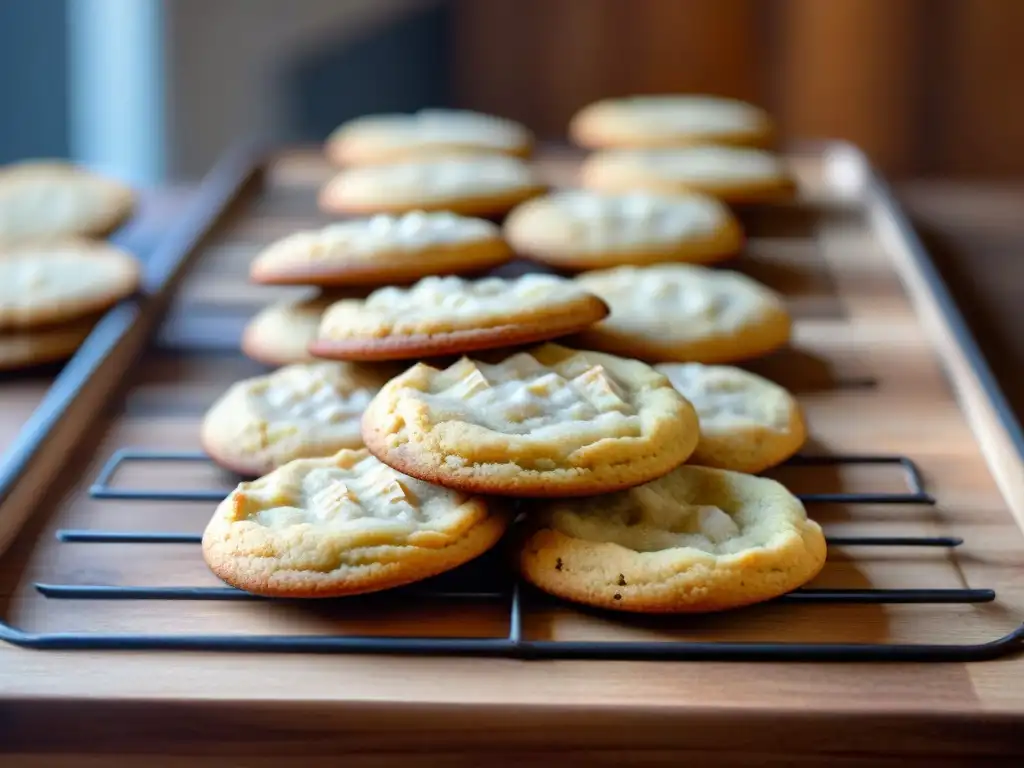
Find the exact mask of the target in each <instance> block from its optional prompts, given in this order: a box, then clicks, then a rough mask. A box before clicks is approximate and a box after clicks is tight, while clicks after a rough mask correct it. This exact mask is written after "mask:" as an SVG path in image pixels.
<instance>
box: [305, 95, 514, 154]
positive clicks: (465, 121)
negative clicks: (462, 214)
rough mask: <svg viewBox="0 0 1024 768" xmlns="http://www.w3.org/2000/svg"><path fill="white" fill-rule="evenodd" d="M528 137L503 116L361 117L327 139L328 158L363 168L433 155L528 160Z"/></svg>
mask: <svg viewBox="0 0 1024 768" xmlns="http://www.w3.org/2000/svg"><path fill="white" fill-rule="evenodd" d="M532 148H533V134H532V133H531V132H530V131H529V130H527V129H526V128H525V127H524V126H522V125H520V124H519V123H517V122H515V121H512V120H507V119H505V118H503V117H495V116H494V115H485V114H481V113H479V112H470V111H468V110H458V109H423V110H420V111H419V112H414V113H412V114H382V115H366V116H364V117H358V118H356V119H354V120H350V121H348V122H347V123H343V124H342V125H340V126H339V127H338V128H337V129H335V131H334V132H333V133H331V135H330V136H329V137H328V138H327V144H326V147H325V150H326V152H327V156H328V157H329V158H330V159H331V160H333V161H334V162H336V163H341V164H343V165H368V164H375V163H387V162H396V161H401V160H409V159H414V158H422V157H435V156H438V155H453V154H460V153H467V152H472V153H489V152H493V153H497V154H503V155H512V156H515V157H527V156H529V154H530V152H531V151H532Z"/></svg>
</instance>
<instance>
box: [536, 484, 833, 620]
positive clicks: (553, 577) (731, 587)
mask: <svg viewBox="0 0 1024 768" xmlns="http://www.w3.org/2000/svg"><path fill="white" fill-rule="evenodd" d="M526 524H527V526H528V532H527V534H526V536H525V542H524V544H523V546H522V549H521V551H520V554H519V568H520V571H521V572H522V574H523V576H524V577H525V578H526V579H527V580H528V581H530V582H531V583H533V584H534V585H536V586H537V587H539V588H540V589H542V590H544V591H545V592H548V593H550V594H552V595H556V596H558V597H561V598H564V599H566V600H572V601H574V602H578V603H583V604H585V605H592V606H597V607H601V608H611V609H614V610H618V611H634V612H640V613H707V612H712V611H723V610H727V609H730V608H738V607H741V606H745V605H751V604H753V603H759V602H762V601H765V600H771V599H772V598H775V597H779V596H781V595H784V594H786V593H787V592H791V591H792V590H794V589H796V588H798V587H800V586H802V585H804V584H806V583H807V582H808V581H810V580H811V579H813V578H814V577H815V576H816V575H817V574H818V573H819V572H820V571H821V568H822V566H823V565H824V563H825V555H826V545H825V537H824V535H823V534H822V532H821V528H820V527H819V526H818V524H817V523H815V522H814V521H813V520H809V519H808V518H807V514H806V512H805V511H804V507H803V505H802V504H801V503H800V501H799V500H798V499H797V498H796V497H795V496H793V494H791V493H790V492H789V491H787V490H786V489H785V488H784V487H783V486H782V485H780V484H779V483H777V482H775V481H774V480H769V479H767V478H763V477H755V476H753V475H744V474H740V473H738V472H728V471H725V470H721V469H710V468H706V467H693V466H683V467H679V468H678V469H676V470H675V471H673V472H671V473H670V474H668V475H666V476H664V477H662V478H659V479H657V480H654V481H652V482H650V483H647V484H646V485H641V486H639V487H636V488H631V489H629V490H628V491H620V492H619V493H615V494H611V495H606V496H596V497H593V498H588V499H573V500H560V501H549V502H545V503H543V504H540V505H538V506H535V507H533V508H531V514H530V515H529V517H528V518H527V523H526Z"/></svg>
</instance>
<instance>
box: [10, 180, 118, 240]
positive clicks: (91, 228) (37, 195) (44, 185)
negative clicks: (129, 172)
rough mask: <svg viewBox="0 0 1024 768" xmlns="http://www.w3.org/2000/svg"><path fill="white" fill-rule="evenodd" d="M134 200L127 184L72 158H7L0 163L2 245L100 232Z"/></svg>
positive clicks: (111, 225) (108, 229) (114, 226)
mask: <svg viewBox="0 0 1024 768" xmlns="http://www.w3.org/2000/svg"><path fill="white" fill-rule="evenodd" d="M135 205H136V195H135V192H134V191H133V190H132V189H131V187H129V186H128V185H126V184H123V183H121V182H120V181H117V180H116V179H113V178H110V177H107V176H104V175H102V174H99V173H95V172H93V171H90V170H88V169H86V168H83V167H80V166H76V165H74V164H72V163H68V162H65V161H61V160H25V161H22V162H18V163H11V164H10V165H6V166H2V167H0V245H10V244H12V243H19V242H27V241H33V240H54V239H58V240H59V239H65V238H72V237H83V238H89V237H104V236H106V235H108V234H110V233H111V232H113V231H114V230H115V229H117V228H118V227H119V226H120V225H121V224H122V223H123V222H124V221H125V220H126V219H127V218H128V217H129V216H131V214H132V212H133V210H134V209H135Z"/></svg>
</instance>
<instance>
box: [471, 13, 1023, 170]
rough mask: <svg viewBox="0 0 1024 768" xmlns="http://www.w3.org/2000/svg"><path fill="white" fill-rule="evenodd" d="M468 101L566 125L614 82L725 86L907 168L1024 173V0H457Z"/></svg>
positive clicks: (551, 133)
mask: <svg viewBox="0 0 1024 768" xmlns="http://www.w3.org/2000/svg"><path fill="white" fill-rule="evenodd" d="M454 5H455V18H456V35H455V40H456V49H455V51H454V58H455V69H456V72H457V81H458V82H457V86H456V93H457V96H458V103H459V104H460V105H462V106H465V107H470V108H474V109H483V110H487V111H492V112H497V113H500V114H505V115H508V116H510V117H515V118H517V119H520V120H523V121H524V122H526V123H527V124H529V125H530V126H531V127H532V128H534V129H535V130H536V131H537V132H538V133H539V134H540V135H541V136H542V137H544V138H561V137H562V136H563V135H564V130H565V125H566V123H567V121H568V119H569V117H570V116H571V115H572V113H573V112H575V111H576V110H577V109H578V108H579V107H581V106H583V105H584V104H586V103H588V102H590V101H593V100H595V99H598V98H601V97H602V96H614V95H624V94H628V93H659V92H672V91H677V92H679V91H690V92H709V93H719V94H723V95H728V96H735V97H738V98H744V99H749V100H751V101H754V102H757V103H760V104H763V105H764V106H766V107H768V108H769V109H771V110H772V111H773V112H774V113H775V114H776V116H777V117H778V119H779V122H780V127H781V129H782V136H783V138H789V139H796V138H843V139H848V140H850V141H853V142H855V143H856V144H858V145H859V146H861V147H862V148H864V149H865V150H866V151H867V152H868V153H869V154H870V155H871V156H872V157H873V159H874V160H875V162H877V163H878V164H879V165H880V166H882V168H883V169H884V170H885V171H886V172H888V173H889V174H891V175H894V176H912V175H913V176H920V175H923V174H942V175H951V174H957V175H960V176H1008V175H1024V152H1020V151H1018V150H1017V148H1018V147H1020V146H1024V98H1022V96H1021V94H1022V89H1024V86H1021V84H1020V81H1019V77H1020V75H1022V74H1024V41H1021V39H1020V36H1021V32H1022V31H1024V0H827V1H826V0H628V1H627V0H454Z"/></svg>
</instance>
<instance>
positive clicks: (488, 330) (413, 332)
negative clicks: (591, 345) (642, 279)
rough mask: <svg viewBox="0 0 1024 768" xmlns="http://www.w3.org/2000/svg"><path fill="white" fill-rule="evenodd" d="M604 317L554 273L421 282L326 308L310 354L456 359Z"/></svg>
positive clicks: (604, 310)
mask: <svg viewBox="0 0 1024 768" xmlns="http://www.w3.org/2000/svg"><path fill="white" fill-rule="evenodd" d="M607 314H608V307H607V306H606V305H605V303H604V302H603V301H601V300H600V299H599V298H597V297H596V296H594V295H593V294H592V293H589V292H587V291H585V290H583V289H582V288H580V287H579V286H578V285H576V284H575V283H573V282H572V281H571V280H566V279H564V278H561V277H556V276H554V275H538V274H527V275H523V276H521V277H517V278H512V279H504V278H500V277H488V278H484V279H482V280H477V281H474V282H469V281H466V280H463V279H461V278H458V277H427V278H424V279H423V280H421V281H420V282H418V283H417V284H416V285H414V286H413V287H412V288H396V287H388V288H381V289H380V290H377V291H375V292H374V293H371V294H370V295H369V296H368V297H367V298H366V299H364V300H360V299H350V300H344V301H340V302H338V303H336V304H334V305H333V306H331V307H330V309H328V310H327V311H326V312H325V313H324V317H323V321H322V322H321V324H320V331H319V336H318V338H317V340H316V341H315V342H313V344H312V345H311V346H310V351H312V352H313V353H314V354H315V355H317V356H318V357H326V358H331V359H338V360H404V359H407V358H413V357H438V356H445V355H457V354H462V353H465V352H472V351H478V350H482V349H495V348H497V347H512V346H519V345H522V344H529V343H533V342H537V341H545V340H548V339H554V338H558V337H559V336H565V335H566V334H569V333H575V332H576V331H580V330H582V329H584V328H586V327H587V326H589V325H592V324H593V323H595V322H597V321H598V320H600V319H602V318H604V317H606V316H607Z"/></svg>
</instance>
